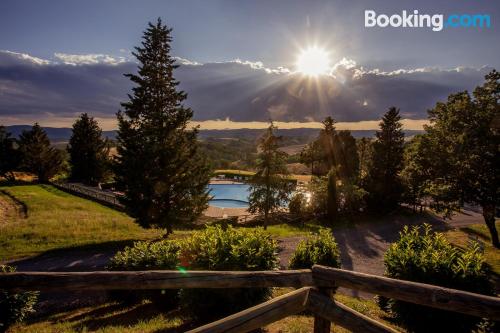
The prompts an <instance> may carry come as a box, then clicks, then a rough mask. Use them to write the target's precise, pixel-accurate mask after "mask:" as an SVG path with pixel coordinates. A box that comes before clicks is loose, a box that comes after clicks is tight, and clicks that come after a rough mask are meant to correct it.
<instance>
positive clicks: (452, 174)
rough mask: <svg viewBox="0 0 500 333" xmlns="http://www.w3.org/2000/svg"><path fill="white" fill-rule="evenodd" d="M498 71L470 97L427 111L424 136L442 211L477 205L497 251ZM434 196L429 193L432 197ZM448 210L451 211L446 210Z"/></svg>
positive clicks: (459, 97)
mask: <svg viewBox="0 0 500 333" xmlns="http://www.w3.org/2000/svg"><path fill="white" fill-rule="evenodd" d="M499 101H500V73H499V72H497V71H495V70H493V71H492V72H491V73H489V74H488V75H486V77H485V83H484V84H483V85H482V86H479V87H477V88H476V89H475V90H474V92H473V94H472V96H471V95H470V94H469V93H468V92H467V91H464V92H460V93H457V94H452V95H450V96H449V97H448V100H447V101H446V102H440V103H437V104H436V106H435V107H434V109H432V110H430V111H429V120H430V122H431V124H430V125H429V126H427V127H426V128H425V129H426V137H427V139H428V140H429V145H430V149H431V153H432V156H433V157H434V158H433V159H432V164H431V165H430V167H431V168H430V169H431V173H432V174H431V178H430V181H431V182H432V183H433V185H434V189H436V187H437V189H438V191H435V192H436V193H437V194H438V200H440V204H441V205H440V207H438V208H441V209H442V210H446V209H449V208H454V206H456V205H457V202H458V203H462V202H469V203H475V204H479V205H481V207H482V209H483V217H484V220H485V223H486V225H487V226H488V228H489V230H490V234H491V235H492V244H493V245H494V246H495V247H497V248H500V241H499V239H498V232H497V230H496V227H495V211H496V207H498V205H499V204H500V187H499V186H498V184H500V172H499V170H500V154H499V152H498V147H499V146H500V131H499V127H498V124H496V125H495V122H497V123H498V119H500V104H499ZM431 194H433V193H431ZM450 206H451V207H450Z"/></svg>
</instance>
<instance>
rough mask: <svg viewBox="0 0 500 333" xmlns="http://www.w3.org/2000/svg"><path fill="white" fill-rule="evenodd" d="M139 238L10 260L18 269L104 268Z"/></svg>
mask: <svg viewBox="0 0 500 333" xmlns="http://www.w3.org/2000/svg"><path fill="white" fill-rule="evenodd" d="M136 241H137V240H135V239H130V240H118V241H108V242H102V243H90V244H83V245H75V246H68V247H63V248H57V249H53V250H48V251H45V252H43V253H41V254H38V255H36V256H33V257H29V258H24V259H18V260H13V261H10V262H8V264H9V265H11V266H16V267H17V270H18V271H67V272H70V271H85V270H90V269H92V270H95V269H104V267H105V266H106V265H107V263H108V261H109V259H110V258H111V257H112V256H113V255H114V254H115V253H116V252H117V251H120V250H123V249H124V248H125V247H126V246H132V245H133V243H134V242H136Z"/></svg>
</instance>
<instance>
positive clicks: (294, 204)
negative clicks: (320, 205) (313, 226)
mask: <svg viewBox="0 0 500 333" xmlns="http://www.w3.org/2000/svg"><path fill="white" fill-rule="evenodd" d="M306 208H307V199H306V196H305V195H304V193H302V192H296V193H294V194H293V195H292V198H291V199H290V202H289V203H288V210H289V211H290V214H293V215H295V216H301V215H302V214H304V212H305V211H306Z"/></svg>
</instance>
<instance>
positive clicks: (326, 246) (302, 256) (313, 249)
mask: <svg viewBox="0 0 500 333" xmlns="http://www.w3.org/2000/svg"><path fill="white" fill-rule="evenodd" d="M314 264H318V265H325V266H330V267H336V268H340V252H339V249H338V246H337V242H336V241H335V238H334V237H333V235H332V232H331V231H330V230H329V229H324V228H322V229H320V230H319V234H318V235H316V236H313V237H310V238H308V239H306V240H302V241H300V243H299V245H298V246H297V248H296V249H295V252H294V253H293V254H292V257H291V258H290V262H289V268H290V269H302V268H311V267H312V266H313V265H314Z"/></svg>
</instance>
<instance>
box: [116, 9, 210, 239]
mask: <svg viewBox="0 0 500 333" xmlns="http://www.w3.org/2000/svg"><path fill="white" fill-rule="evenodd" d="M171 32H172V30H171V29H169V28H167V26H166V25H164V24H163V23H162V22H161V20H160V19H158V21H157V23H156V24H151V23H150V24H149V26H148V28H147V29H146V31H145V32H144V35H143V41H142V44H141V46H140V47H136V48H135V52H134V53H133V54H134V56H135V57H136V58H137V60H138V61H139V68H138V73H137V74H127V75H126V76H127V77H128V78H129V79H130V80H131V81H132V82H133V83H134V84H135V86H134V88H133V89H132V94H130V95H129V101H128V102H125V103H122V107H123V109H124V111H121V112H119V113H118V124H119V130H118V147H117V151H118V157H117V160H116V162H117V163H116V167H115V173H116V178H117V181H118V183H119V185H120V186H122V187H123V189H124V193H125V196H124V198H123V203H124V204H125V206H126V208H127V211H128V212H129V214H130V215H131V216H133V217H134V218H135V219H136V221H137V222H138V223H139V224H140V225H142V226H144V227H151V226H157V227H161V228H165V229H166V231H167V234H169V233H171V232H172V226H173V225H174V224H175V223H180V222H186V221H192V220H194V219H195V218H197V217H198V216H199V215H200V214H201V213H202V212H203V211H204V210H205V209H206V207H207V202H208V199H209V198H208V193H207V191H206V186H207V184H208V181H209V178H210V169H209V167H208V165H207V163H206V161H205V159H204V158H203V156H201V154H200V153H199V151H198V143H197V134H198V131H197V129H196V128H195V129H189V128H188V122H189V120H191V118H192V116H193V111H192V110H191V109H190V108H187V107H184V106H183V101H184V100H185V99H186V97H187V95H186V93H185V92H183V91H181V90H178V89H177V86H178V84H179V82H178V81H176V80H175V78H174V69H175V68H177V67H178V65H176V64H175V59H174V58H173V57H172V56H171V55H170V51H171V43H172V36H171Z"/></svg>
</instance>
